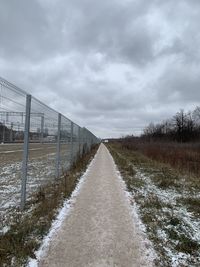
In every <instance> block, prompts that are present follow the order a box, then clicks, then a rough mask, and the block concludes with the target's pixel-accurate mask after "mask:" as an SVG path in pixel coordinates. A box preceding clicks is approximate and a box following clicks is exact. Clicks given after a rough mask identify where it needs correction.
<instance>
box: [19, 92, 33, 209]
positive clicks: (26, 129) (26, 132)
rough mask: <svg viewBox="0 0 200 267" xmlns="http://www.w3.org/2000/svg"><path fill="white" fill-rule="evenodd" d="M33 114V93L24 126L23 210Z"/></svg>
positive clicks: (28, 97)
mask: <svg viewBox="0 0 200 267" xmlns="http://www.w3.org/2000/svg"><path fill="white" fill-rule="evenodd" d="M30 114H31V95H27V96H26V117H25V127H24V147H23V161H22V179H21V209H22V210H23V209H24V207H25V202H26V181H27V171H28V152H29V131H30Z"/></svg>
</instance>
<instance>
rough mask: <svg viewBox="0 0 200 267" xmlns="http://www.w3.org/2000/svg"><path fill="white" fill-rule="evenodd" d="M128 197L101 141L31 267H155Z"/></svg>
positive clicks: (149, 246) (149, 245) (151, 253)
mask: <svg viewBox="0 0 200 267" xmlns="http://www.w3.org/2000/svg"><path fill="white" fill-rule="evenodd" d="M80 185H81V186H80ZM80 187H81V190H80ZM79 190H80V192H79ZM78 192H79V194H77V193H78ZM130 201H131V195H130V194H129V193H128V192H125V184H124V182H123V181H122V179H121V176H120V175H119V173H118V172H117V170H116V166H115V165H114V162H113V159H112V157H111V156H110V154H109V153H108V151H107V150H106V148H105V146H103V145H101V146H100V149H99V150H98V152H97V154H96V156H95V158H94V160H93V161H92V162H91V164H90V166H89V168H88V170H87V172H86V174H85V175H84V176H83V177H82V179H81V180H80V183H79V185H78V187H77V189H76V190H75V193H73V196H72V198H71V199H70V200H68V201H67V202H65V205H64V207H63V209H61V212H60V213H59V215H58V217H57V219H56V220H55V222H54V223H53V225H52V228H51V230H50V232H49V235H48V236H47V237H46V238H45V239H44V242H43V245H42V246H41V247H40V249H39V250H38V252H36V259H32V260H30V261H29V266H31V267H33V266H34V267H36V266H39V267H44V266H48V267H50V266H74V267H75V266H77V267H79V266H124V267H134V266H135V267H138V266H153V260H154V253H153V251H152V248H151V243H150V242H149V241H148V239H147V238H146V237H145V235H144V234H142V233H141V229H139V227H138V226H139V225H141V221H140V220H139V217H138V216H136V210H135V209H134V207H133V208H132V207H131V206H130ZM69 211H70V212H69ZM66 216H68V217H67V218H66Z"/></svg>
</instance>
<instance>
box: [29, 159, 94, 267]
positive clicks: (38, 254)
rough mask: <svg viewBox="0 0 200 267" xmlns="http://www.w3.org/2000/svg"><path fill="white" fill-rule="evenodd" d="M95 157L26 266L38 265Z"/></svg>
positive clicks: (71, 205)
mask: <svg viewBox="0 0 200 267" xmlns="http://www.w3.org/2000/svg"><path fill="white" fill-rule="evenodd" d="M95 158H96V155H95V156H94V158H93V160H92V161H91V162H90V164H89V165H88V168H87V169H86V171H85V173H84V174H83V175H82V176H81V177H80V179H79V181H78V184H77V186H76V188H75V189H74V191H73V192H72V194H71V197H70V198H69V199H67V200H66V201H65V202H64V204H63V206H62V208H61V209H60V210H59V211H58V215H57V217H56V219H55V220H54V221H53V223H52V226H51V228H50V230H49V233H48V234H47V236H46V237H45V238H44V239H43V242H42V244H41V246H40V248H39V249H38V250H37V251H36V252H35V255H36V259H32V258H30V259H29V261H28V264H27V267H38V263H39V261H40V260H41V258H42V257H43V256H44V255H45V254H46V252H47V250H48V246H49V244H50V242H53V238H54V235H55V233H56V232H57V231H59V229H60V228H61V227H62V223H63V222H64V220H65V219H66V218H67V216H69V214H70V212H71V211H72V210H73V206H74V204H75V202H76V197H77V195H78V194H79V192H80V190H81V188H82V186H83V184H84V183H85V180H86V177H87V173H88V172H89V170H90V168H91V165H92V164H93V161H94V160H95Z"/></svg>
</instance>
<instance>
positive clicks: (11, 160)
mask: <svg viewBox="0 0 200 267" xmlns="http://www.w3.org/2000/svg"><path fill="white" fill-rule="evenodd" d="M22 152H23V150H22V145H21V144H18V145H13V146H11V145H1V146H0V203H1V206H0V233H1V232H5V231H6V230H7V229H8V226H7V225H8V223H9V221H10V218H11V217H12V215H13V213H14V210H15V209H16V208H18V207H19V205H20V195H21V166H22V162H21V159H22ZM69 162H70V147H69V145H66V144H65V145H61V167H60V171H61V173H62V172H64V171H66V170H67V169H68V168H69ZM55 169H56V145H55V144H54V145H52V144H50V145H48V144H43V145H42V144H31V146H30V154H29V163H28V177H27V200H30V198H31V196H32V194H33V193H34V192H36V191H37V190H38V188H40V187H42V186H45V184H49V183H51V182H54V181H55Z"/></svg>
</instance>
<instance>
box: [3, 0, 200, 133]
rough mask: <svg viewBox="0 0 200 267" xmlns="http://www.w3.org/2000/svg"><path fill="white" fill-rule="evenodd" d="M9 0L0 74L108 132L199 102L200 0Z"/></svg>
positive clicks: (134, 127) (132, 129)
mask: <svg viewBox="0 0 200 267" xmlns="http://www.w3.org/2000/svg"><path fill="white" fill-rule="evenodd" d="M0 5H1V8H0V36H1V44H0V76H3V77H5V78H7V79H8V80H9V81H11V82H13V83H15V84H17V85H18V86H20V87H22V88H23V89H25V90H27V91H29V92H30V93H32V94H33V95H35V96H36V97H38V98H39V99H41V100H42V101H43V102H45V103H46V104H48V105H50V106H52V107H53V108H55V109H57V110H59V111H61V112H63V113H64V114H66V116H68V117H70V118H71V119H73V120H75V121H77V123H79V124H81V125H84V126H88V127H89V128H90V129H91V130H93V131H95V133H96V134H98V135H101V136H102V137H104V136H119V135H125V134H127V133H132V132H135V133H139V132H140V130H141V129H142V128H143V126H145V124H147V123H149V122H150V121H156V122H158V121H159V120H163V119H166V118H168V117H170V116H171V115H173V113H175V112H176V111H178V110H179V109H180V108H188V109H191V108H193V107H194V106H195V105H197V104H198V103H199V99H200V93H199V92H200V90H199V84H200V78H199V70H200V63H199V62H200V49H199V47H200V34H199V30H198V28H199V23H200V17H199V12H200V3H199V1H198V0H190V1H189V0H178V1H173V0H169V1H160V0H153V1H146V0H126V1H119V0H110V1H93V0H73V1H72V0H71V1H67V2H66V1H64V0H56V1H53V0H51V1H50V0H33V1H26V0H20V1H18V0H12V1H7V0H0Z"/></svg>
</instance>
